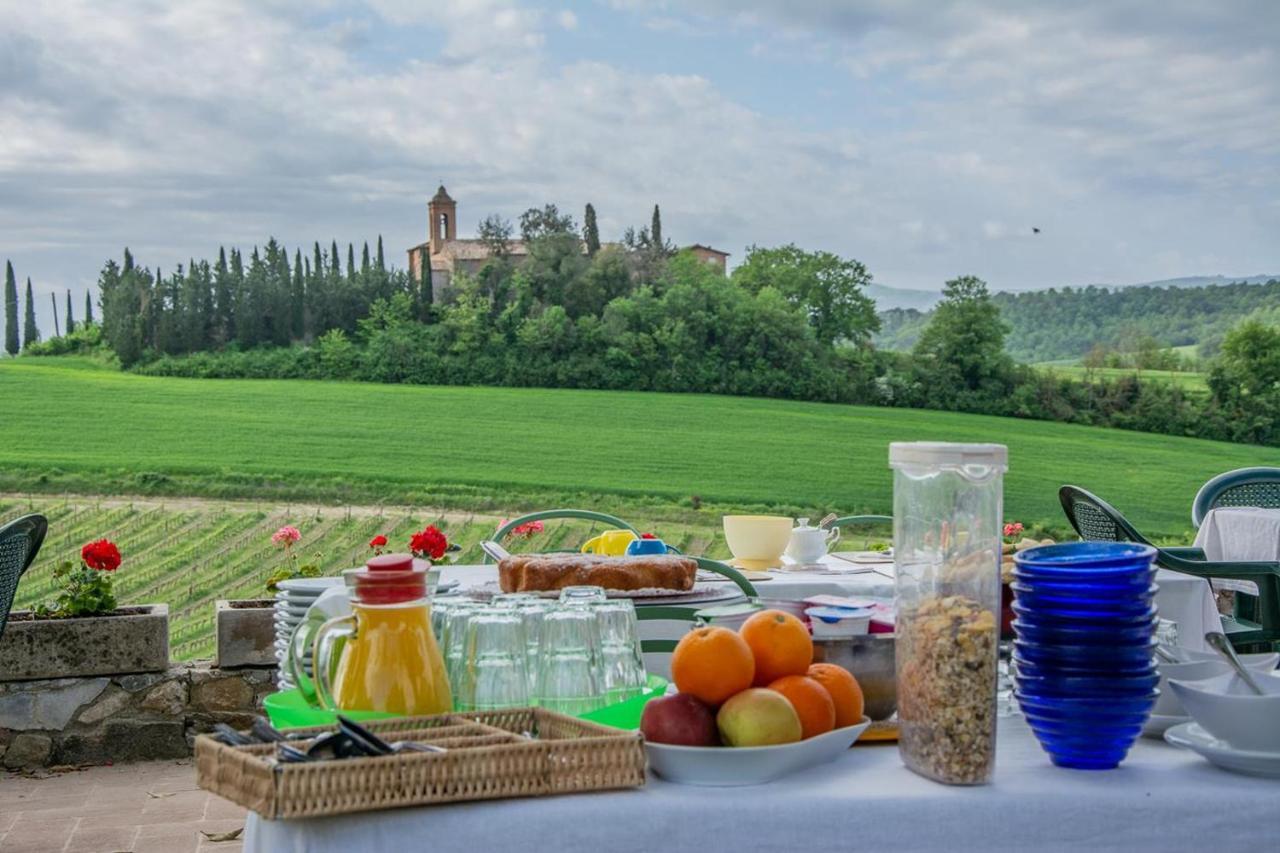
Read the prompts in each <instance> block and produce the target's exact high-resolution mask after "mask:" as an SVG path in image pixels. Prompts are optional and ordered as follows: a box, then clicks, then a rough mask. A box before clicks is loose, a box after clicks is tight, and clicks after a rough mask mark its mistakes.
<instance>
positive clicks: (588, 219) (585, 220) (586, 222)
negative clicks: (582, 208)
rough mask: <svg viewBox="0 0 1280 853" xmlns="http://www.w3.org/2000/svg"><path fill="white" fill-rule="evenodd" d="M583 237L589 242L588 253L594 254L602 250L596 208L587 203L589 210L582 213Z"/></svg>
mask: <svg viewBox="0 0 1280 853" xmlns="http://www.w3.org/2000/svg"><path fill="white" fill-rule="evenodd" d="M582 239H583V241H584V242H585V243H586V244H587V254H588V255H594V254H595V253H596V252H598V251H600V229H599V227H598V226H597V225H596V209H595V208H594V207H592V206H591V204H590V203H588V204H587V210H586V212H585V213H583V214H582Z"/></svg>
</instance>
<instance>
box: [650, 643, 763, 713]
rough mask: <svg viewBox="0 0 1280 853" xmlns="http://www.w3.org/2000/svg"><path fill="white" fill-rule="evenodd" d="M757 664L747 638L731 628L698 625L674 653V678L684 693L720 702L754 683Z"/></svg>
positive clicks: (672, 659) (706, 700)
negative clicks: (752, 680)
mask: <svg viewBox="0 0 1280 853" xmlns="http://www.w3.org/2000/svg"><path fill="white" fill-rule="evenodd" d="M755 671H756V664H755V660H754V659H753V658H752V657H751V649H750V647H748V646H747V643H746V641H745V640H744V639H742V638H741V637H739V636H738V635H737V634H735V633H734V632H733V631H730V630H729V629H728V628H716V627H711V626H707V627H703V628H695V629H693V630H692V631H690V632H689V633H687V634H685V635H684V636H683V637H681V638H680V642H679V643H677V644H676V650H675V651H674V652H672V653H671V680H672V681H674V682H675V684H676V689H677V690H679V691H680V692H681V693H690V694H692V695H694V696H696V697H698V698H699V699H701V700H702V701H703V702H706V703H707V704H709V705H719V704H720V703H721V702H723V701H724V700H726V699H728V698H729V697H730V696H732V695H733V694H735V693H737V692H739V691H741V690H746V689H747V688H748V687H750V686H751V679H752V678H753V677H754V676H755Z"/></svg>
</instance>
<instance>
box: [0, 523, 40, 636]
mask: <svg viewBox="0 0 1280 853" xmlns="http://www.w3.org/2000/svg"><path fill="white" fill-rule="evenodd" d="M48 532H49V521H48V519H46V518H45V517H44V516H43V515H24V516H23V517H22V518H19V519H16V520H14V521H11V522H9V523H8V524H6V525H5V526H4V527H0V637H3V636H4V626H5V625H6V624H7V623H8V621H9V611H10V610H11V609H13V597H14V595H16V594H17V592H18V581H19V580H20V579H21V578H22V573H23V572H25V571H26V570H27V567H28V566H30V565H31V563H32V562H33V561H34V560H35V558H36V554H38V553H39V552H40V546H41V545H43V544H44V537H45V534H46V533H48Z"/></svg>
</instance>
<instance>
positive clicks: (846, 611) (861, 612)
mask: <svg viewBox="0 0 1280 853" xmlns="http://www.w3.org/2000/svg"><path fill="white" fill-rule="evenodd" d="M871 613H872V609H871V608H870V607H863V608H861V609H856V610H855V609H854V608H852V607H810V608H808V609H807V610H805V615H806V616H808V617H809V619H810V620H813V619H819V620H821V621H823V622H827V623H829V624H830V623H836V622H843V621H844V620H846V619H869V618H870V617H871Z"/></svg>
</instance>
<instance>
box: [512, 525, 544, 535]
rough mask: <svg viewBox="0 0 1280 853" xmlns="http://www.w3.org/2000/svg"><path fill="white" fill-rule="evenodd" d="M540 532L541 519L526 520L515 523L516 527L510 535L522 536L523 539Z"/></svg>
mask: <svg viewBox="0 0 1280 853" xmlns="http://www.w3.org/2000/svg"><path fill="white" fill-rule="evenodd" d="M541 532H542V522H541V521H526V522H525V523H524V524H519V525H516V528H515V529H514V530H512V531H511V535H513V536H523V537H524V538H525V539H528V538H529V537H531V536H533V534H535V533H541Z"/></svg>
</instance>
